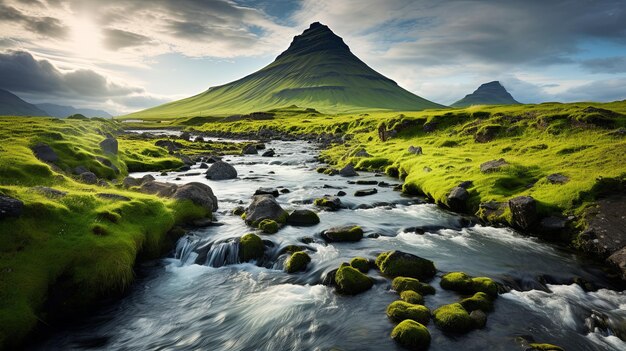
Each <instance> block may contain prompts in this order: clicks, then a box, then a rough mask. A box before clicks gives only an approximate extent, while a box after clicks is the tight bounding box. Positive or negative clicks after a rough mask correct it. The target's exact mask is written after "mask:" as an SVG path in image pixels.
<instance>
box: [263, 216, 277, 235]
mask: <svg viewBox="0 0 626 351" xmlns="http://www.w3.org/2000/svg"><path fill="white" fill-rule="evenodd" d="M258 228H259V229H261V230H262V231H263V233H264V234H275V233H277V232H278V229H279V228H280V226H279V224H278V223H276V221H274V220H272V219H264V220H262V221H261V222H260V223H259V225H258Z"/></svg>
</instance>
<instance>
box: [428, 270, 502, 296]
mask: <svg viewBox="0 0 626 351" xmlns="http://www.w3.org/2000/svg"><path fill="white" fill-rule="evenodd" d="M440 285H441V287H442V288H444V289H446V290H452V291H456V292H459V293H462V294H468V295H469V294H474V293H476V292H484V293H486V294H487V295H489V296H491V297H497V296H498V285H497V284H496V283H495V282H494V281H493V280H492V279H491V278H487V277H477V278H472V277H470V276H469V275H467V274H465V273H463V272H451V273H447V274H445V275H444V276H443V277H442V278H441V283H440Z"/></svg>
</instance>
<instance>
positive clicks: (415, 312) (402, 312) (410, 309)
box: [387, 300, 430, 324]
mask: <svg viewBox="0 0 626 351" xmlns="http://www.w3.org/2000/svg"><path fill="white" fill-rule="evenodd" d="M387 317H389V318H390V319H391V320H393V321H395V322H402V321H403V320H405V319H412V320H414V321H416V322H419V323H421V324H428V322H429V321H430V310H429V309H428V307H426V306H423V305H416V304H412V303H408V302H406V301H401V300H398V301H394V302H392V303H390V304H389V306H387Z"/></svg>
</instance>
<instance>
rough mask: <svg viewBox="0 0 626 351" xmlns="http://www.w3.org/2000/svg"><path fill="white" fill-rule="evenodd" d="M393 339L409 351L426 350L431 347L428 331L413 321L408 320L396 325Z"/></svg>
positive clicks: (392, 333)
mask: <svg viewBox="0 0 626 351" xmlns="http://www.w3.org/2000/svg"><path fill="white" fill-rule="evenodd" d="M391 339H393V341H395V342H396V343H398V344H399V345H401V346H402V347H404V348H406V349H409V350H426V349H428V346H430V333H429V332H428V329H427V328H426V327H425V326H424V325H422V324H420V323H419V322H416V321H414V320H411V319H406V320H404V321H402V322H400V323H399V324H398V325H396V326H395V327H394V328H393V330H392V331H391Z"/></svg>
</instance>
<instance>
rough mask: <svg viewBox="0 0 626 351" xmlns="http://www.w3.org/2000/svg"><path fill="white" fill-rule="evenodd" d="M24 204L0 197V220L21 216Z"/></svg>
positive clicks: (10, 198)
mask: <svg viewBox="0 0 626 351" xmlns="http://www.w3.org/2000/svg"><path fill="white" fill-rule="evenodd" d="M23 209H24V203H23V202H22V201H20V200H18V199H16V198H13V197H10V196H6V195H0V219H5V218H9V217H19V216H21V215H22V211H23Z"/></svg>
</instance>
